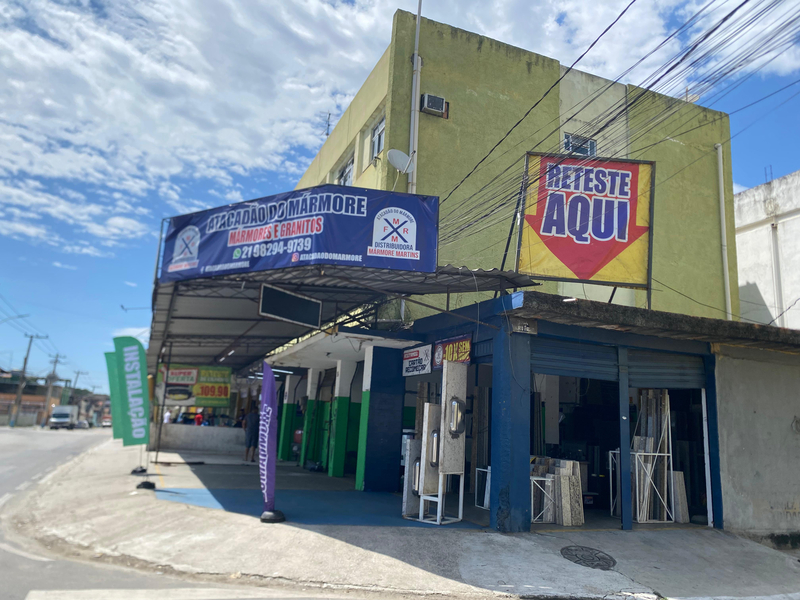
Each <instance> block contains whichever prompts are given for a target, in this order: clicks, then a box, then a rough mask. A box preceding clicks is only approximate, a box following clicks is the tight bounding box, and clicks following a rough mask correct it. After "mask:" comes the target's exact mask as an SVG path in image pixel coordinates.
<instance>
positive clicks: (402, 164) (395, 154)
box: [386, 149, 414, 173]
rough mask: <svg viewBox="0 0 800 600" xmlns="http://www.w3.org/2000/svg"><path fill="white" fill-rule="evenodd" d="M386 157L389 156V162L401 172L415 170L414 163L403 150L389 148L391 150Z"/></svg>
mask: <svg viewBox="0 0 800 600" xmlns="http://www.w3.org/2000/svg"><path fill="white" fill-rule="evenodd" d="M386 158H388V159H389V163H391V165H392V166H393V167H394V168H395V169H397V170H398V171H400V172H401V173H411V171H413V170H414V163H413V162H412V161H411V159H410V158H409V157H408V154H406V153H405V152H403V151H402V150H394V149H392V150H389V152H387V153H386Z"/></svg>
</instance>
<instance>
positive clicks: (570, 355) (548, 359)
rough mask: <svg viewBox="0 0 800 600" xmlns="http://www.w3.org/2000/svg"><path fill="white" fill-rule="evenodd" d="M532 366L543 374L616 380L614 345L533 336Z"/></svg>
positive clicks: (615, 350)
mask: <svg viewBox="0 0 800 600" xmlns="http://www.w3.org/2000/svg"><path fill="white" fill-rule="evenodd" d="M531 369H532V370H533V372H534V373H540V374H543V375H563V376H566V377H585V378H589V379H602V380H604V381H617V379H618V376H619V373H618V369H617V349H616V348H615V347H614V346H601V345H598V344H583V343H580V342H565V341H563V340H552V339H546V338H540V337H536V336H533V337H531Z"/></svg>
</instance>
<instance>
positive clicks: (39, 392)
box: [0, 371, 63, 425]
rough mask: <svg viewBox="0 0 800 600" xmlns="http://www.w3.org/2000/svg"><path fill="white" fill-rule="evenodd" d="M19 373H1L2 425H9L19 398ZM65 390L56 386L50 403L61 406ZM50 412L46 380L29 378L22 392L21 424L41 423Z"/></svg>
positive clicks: (0, 412) (0, 415) (0, 422)
mask: <svg viewBox="0 0 800 600" xmlns="http://www.w3.org/2000/svg"><path fill="white" fill-rule="evenodd" d="M19 376H20V372H19V371H10V372H9V371H3V372H2V373H0V425H6V424H8V420H9V416H10V414H11V408H12V406H13V405H14V401H15V400H16V397H17V386H18V385H19ZM62 391H63V388H62V387H61V386H57V385H54V386H53V389H52V391H51V393H50V403H51V404H60V403H61V394H62ZM47 412H48V407H47V385H46V384H44V380H40V379H37V378H32V377H28V378H27V383H26V384H25V387H24V388H23V390H22V404H21V406H20V421H18V422H19V423H20V424H25V425H28V424H32V423H34V422H36V423H40V422H41V420H42V419H43V418H44V415H45V414H46V413H47Z"/></svg>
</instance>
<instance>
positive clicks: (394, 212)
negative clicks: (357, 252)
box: [367, 206, 419, 260]
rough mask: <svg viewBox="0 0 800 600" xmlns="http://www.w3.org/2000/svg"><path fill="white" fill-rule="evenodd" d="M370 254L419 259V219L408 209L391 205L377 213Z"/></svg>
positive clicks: (369, 248) (368, 253)
mask: <svg viewBox="0 0 800 600" xmlns="http://www.w3.org/2000/svg"><path fill="white" fill-rule="evenodd" d="M367 255H368V256H385V257H387V258H410V259H412V260H419V251H418V250H417V221H416V220H415V219H414V217H413V215H412V214H411V213H410V212H408V211H407V210H403V209H402V208H397V207H394V206H390V207H389V208H384V209H383V210H382V211H380V212H378V214H377V215H375V222H374V223H373V226H372V245H371V246H368V247H367Z"/></svg>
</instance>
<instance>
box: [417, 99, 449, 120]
mask: <svg viewBox="0 0 800 600" xmlns="http://www.w3.org/2000/svg"><path fill="white" fill-rule="evenodd" d="M420 110H421V111H422V112H424V113H428V114H429V115H436V116H437V117H443V116H444V113H445V110H446V103H445V101H444V98H442V97H441V96H434V95H433V94H422V108H420Z"/></svg>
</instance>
